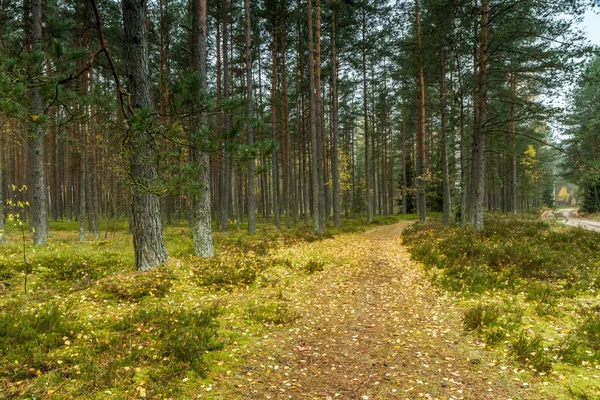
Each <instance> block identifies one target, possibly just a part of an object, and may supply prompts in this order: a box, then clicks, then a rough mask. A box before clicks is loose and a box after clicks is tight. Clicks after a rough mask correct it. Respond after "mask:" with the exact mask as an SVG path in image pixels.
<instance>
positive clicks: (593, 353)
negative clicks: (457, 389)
mask: <svg viewBox="0 0 600 400" xmlns="http://www.w3.org/2000/svg"><path fill="white" fill-rule="evenodd" d="M403 241H404V244H406V245H407V246H408V247H409V251H410V252H411V255H412V257H413V258H414V259H416V260H418V261H420V262H421V263H422V264H423V265H424V266H425V268H426V269H427V271H428V274H429V276H430V277H431V279H432V281H433V282H434V283H435V284H436V285H437V286H438V287H439V288H441V289H444V290H448V291H451V292H454V293H456V294H457V295H459V296H460V297H462V298H463V299H464V300H463V301H464V302H465V303H466V304H467V306H466V308H465V311H464V314H463V326H464V329H465V330H466V331H470V332H474V333H475V334H477V335H478V336H480V337H481V338H482V339H483V341H484V342H485V343H486V345H488V346H490V347H498V348H499V349H504V350H505V351H506V352H507V354H509V355H511V356H512V357H513V359H514V360H516V361H517V362H518V363H520V364H522V365H523V366H525V367H526V368H528V369H529V370H531V371H534V372H537V373H547V372H549V371H550V370H551V369H552V368H553V364H554V363H556V362H560V363H566V364H568V365H571V366H573V367H577V368H579V367H582V368H586V369H589V370H590V371H595V370H597V369H599V367H598V365H599V364H600V303H598V302H597V291H598V290H599V289H600V233H596V232H592V231H586V230H583V229H580V228H572V227H566V226H562V225H558V224H555V223H552V222H548V221H542V220H540V218H539V215H538V214H534V213H524V214H523V215H518V216H514V215H510V214H501V213H491V214H487V215H486V218H485V228H484V230H483V231H481V232H477V231H476V230H474V229H472V228H470V227H467V228H465V229H461V228H460V227H458V226H455V225H450V226H444V225H443V224H441V223H440V222H439V221H436V220H434V221H433V222H429V223H425V224H415V225H413V226H411V227H410V228H408V229H406V230H405V231H404V236H403ZM588 303H590V304H591V305H590V306H589V309H588V308H586V307H587V306H584V304H588ZM582 305H583V306H582ZM524 316H526V319H527V320H528V321H529V325H525V323H524V322H523V317H524ZM547 325H549V326H552V327H554V329H547V328H546V326H547ZM561 326H562V328H559V327H561ZM573 390H575V392H577V393H579V394H580V396H586V395H587V394H586V393H587V392H586V391H585V390H582V389H577V388H575V389H573ZM580 398H584V397H580Z"/></svg>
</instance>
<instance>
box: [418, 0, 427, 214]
mask: <svg viewBox="0 0 600 400" xmlns="http://www.w3.org/2000/svg"><path fill="white" fill-rule="evenodd" d="M415 29H416V36H417V52H418V55H417V74H418V85H419V96H418V98H419V104H418V113H417V116H418V121H417V206H418V207H417V208H418V209H419V221H421V222H425V220H426V219H427V209H426V202H425V174H426V170H425V81H424V77H423V65H422V51H423V49H422V44H421V21H420V15H419V0H415Z"/></svg>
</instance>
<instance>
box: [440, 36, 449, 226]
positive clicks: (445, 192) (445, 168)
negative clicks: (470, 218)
mask: <svg viewBox="0 0 600 400" xmlns="http://www.w3.org/2000/svg"><path fill="white" fill-rule="evenodd" d="M445 61H446V60H445V58H444V40H443V37H442V38H441V41H440V119H441V128H442V131H441V135H442V202H443V203H442V215H443V222H444V224H448V223H450V218H451V216H452V204H451V197H450V171H449V168H450V166H449V160H448V132H447V129H446V93H445V86H446V62H445Z"/></svg>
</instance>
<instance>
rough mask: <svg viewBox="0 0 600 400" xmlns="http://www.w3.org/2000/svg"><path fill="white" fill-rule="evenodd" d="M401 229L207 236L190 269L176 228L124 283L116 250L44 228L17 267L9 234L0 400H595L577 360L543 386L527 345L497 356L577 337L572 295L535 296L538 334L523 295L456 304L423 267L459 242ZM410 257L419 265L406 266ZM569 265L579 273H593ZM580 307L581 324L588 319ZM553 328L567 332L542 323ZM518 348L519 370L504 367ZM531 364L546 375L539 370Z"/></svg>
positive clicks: (590, 373)
mask: <svg viewBox="0 0 600 400" xmlns="http://www.w3.org/2000/svg"><path fill="white" fill-rule="evenodd" d="M403 218H404V217H393V218H392V217H387V218H380V219H377V220H376V222H377V223H378V224H389V225H384V226H379V227H374V228H370V230H368V231H364V230H365V227H364V224H363V223H361V222H357V221H346V224H345V226H346V228H345V230H343V231H335V230H333V231H334V233H333V234H332V233H331V232H329V233H327V234H326V235H321V236H315V235H314V234H311V233H310V228H309V227H305V228H301V227H299V228H297V230H296V231H293V230H291V231H289V230H287V231H286V230H275V229H273V228H268V227H264V228H260V229H259V234H257V235H256V236H253V237H249V236H247V235H246V234H245V233H244V232H242V231H235V230H234V231H232V232H230V233H228V234H219V233H216V234H215V236H214V237H215V247H216V252H217V255H216V257H215V258H214V259H212V260H202V259H198V258H196V257H194V256H193V255H192V254H191V243H190V240H191V239H190V237H189V232H188V230H187V228H186V227H185V226H182V227H171V228H168V229H167V230H166V233H165V237H166V239H167V249H168V250H169V254H170V259H169V262H168V263H167V264H166V265H165V266H164V267H161V268H159V269H156V270H155V271H151V272H145V273H133V272H131V262H132V260H131V249H130V243H129V239H128V237H127V235H126V234H125V233H124V232H118V233H117V234H116V235H115V237H114V238H112V239H106V240H90V241H88V242H84V243H78V242H75V240H76V232H75V231H74V230H72V229H70V228H72V227H70V226H66V225H65V226H64V228H65V229H64V230H63V231H60V228H61V226H59V225H57V226H54V228H55V233H54V234H53V237H52V240H51V243H50V244H49V245H47V246H45V247H42V248H36V249H33V248H31V247H29V246H27V251H28V257H29V261H28V266H27V267H26V266H25V265H24V264H23V263H22V261H20V260H22V252H21V245H20V244H19V242H18V232H12V233H9V243H8V244H5V245H4V246H3V247H2V249H1V252H0V278H1V280H3V281H4V282H6V283H8V284H9V285H7V286H5V287H3V288H2V289H1V291H0V311H1V313H0V399H4V398H7V399H9V398H27V399H31V398H37V399H45V398H47V399H71V398H94V399H125V398H156V399H167V398H170V399H192V398H207V399H223V400H225V399H248V400H249V399H324V400H327V399H361V400H366V399H420V398H425V399H505V400H507V399H514V400H516V399H540V400H541V399H567V398H580V399H595V398H596V397H593V396H594V395H595V394H592V393H596V391H597V390H596V391H594V389H593V388H594V387H597V386H598V385H596V383H597V382H600V377H599V376H598V375H599V371H598V363H597V362H596V361H594V359H590V358H585V360H587V361H582V360H583V359H582V358H581V357H586V356H585V354H587V353H585V354H584V355H583V356H581V357H579V358H574V357H575V356H574V355H573V354H572V359H573V360H575V359H576V360H578V361H576V362H579V363H582V362H583V363H584V364H583V365H584V366H583V367H576V366H569V365H564V364H562V363H560V364H557V365H556V367H555V369H554V370H551V368H550V370H548V369H544V371H542V370H541V369H540V368H537V366H538V364H536V362H537V361H536V360H537V358H538V357H537V356H538V355H539V354H538V353H539V352H543V351H542V350H541V349H540V348H539V346H542V347H543V345H542V344H540V343H541V342H536V343H537V344H536V346H538V347H535V346H533V347H531V346H529V345H530V344H531V341H528V339H527V338H522V339H520V340H521V341H520V342H519V338H521V336H519V337H518V338H517V341H516V342H515V341H514V340H513V339H514V337H515V336H514V332H513V330H514V331H515V332H517V331H518V330H520V329H523V330H524V331H527V332H533V331H536V332H537V331H538V330H539V329H538V328H540V327H542V328H540V329H542V332H543V333H544V334H546V333H548V334H549V335H554V336H557V337H558V336H560V337H563V338H567V337H570V336H569V335H568V334H567V333H566V332H568V331H569V330H571V331H572V332H579V331H578V330H577V323H578V322H577V321H579V320H581V317H580V315H579V314H577V313H578V311H577V310H578V308H577V307H580V304H579V303H577V301H579V299H580V298H579V297H577V296H579V295H580V292H579V291H576V290H579V289H578V287H579V286H578V287H573V288H572V292H573V293H574V294H573V296H571V298H569V299H567V298H561V297H560V295H559V294H554V292H552V293H550V294H548V293H549V292H548V290H547V289H548V288H547V287H546V286H544V287H542V288H541V289H540V290H541V291H540V293H541V294H542V295H543V296H546V297H544V299H545V300H540V306H541V305H548V306H549V308H543V311H544V312H545V313H546V314H544V315H546V316H545V317H540V318H543V320H540V319H539V318H538V317H537V316H536V315H532V312H533V313H539V315H540V316H541V315H542V314H541V311H540V310H541V308H540V307H537V308H535V309H534V311H529V308H527V307H530V308H532V307H534V305H535V304H537V302H536V301H535V300H533V301H532V300H531V299H530V298H529V297H528V296H529V295H528V294H524V293H523V292H525V293H528V292H527V290H528V289H518V288H517V289H516V290H515V292H511V293H509V292H503V291H497V290H496V289H495V288H493V287H492V286H489V287H487V288H486V289H485V290H484V291H483V292H481V293H480V294H478V293H477V292H473V295H472V296H470V297H469V296H467V295H466V294H465V293H466V291H465V292H464V293H461V292H457V291H455V290H448V287H445V286H444V285H443V284H442V285H440V284H439V283H440V281H439V279H438V278H439V277H438V275H437V274H438V273H437V272H433V273H432V270H431V269H430V267H429V266H428V265H429V263H430V262H433V263H434V264H435V265H437V266H439V267H440V268H442V266H443V264H445V261H444V260H446V261H447V260H449V257H450V256H445V255H442V252H443V251H451V250H453V249H454V248H455V247H457V246H462V245H463V244H464V243H462V242H461V241H462V240H465V239H464V238H467V239H468V240H471V239H469V238H470V237H471V236H472V235H476V234H475V233H472V232H471V231H467V232H466V233H463V231H461V230H460V229H458V228H450V230H449V233H448V232H446V231H444V229H442V228H440V226H439V225H438V224H436V223H435V222H434V223H433V224H425V225H418V226H416V227H417V228H418V229H416V230H415V229H414V228H413V227H410V226H411V225H412V221H407V220H402V219H403ZM507 218H510V217H507ZM404 219H405V218H404ZM499 220H501V219H499ZM505 224H506V229H508V230H509V231H510V232H513V231H519V230H518V229H515V227H517V228H518V227H520V226H521V225H515V220H513V219H510V220H509V219H507V220H506V223H505ZM540 224H541V225H539V226H537V225H535V224H532V223H531V222H530V221H529V220H527V221H525V222H524V223H523V225H522V226H523V227H526V228H527V227H531V226H533V225H535V226H534V229H533V231H523V237H531V238H537V239H539V240H541V241H545V240H546V239H548V235H547V232H545V231H544V230H543V229H555V228H552V227H551V226H554V225H548V224H547V223H540ZM488 225H490V226H491V227H490V228H489V229H491V230H492V231H493V232H496V231H497V234H498V235H499V236H498V237H494V238H493V240H492V242H493V243H492V242H489V241H488V238H487V236H486V235H488V234H489V232H484V233H483V236H482V237H480V239H474V240H475V241H474V242H472V243H471V242H469V243H471V245H474V246H479V245H480V243H481V246H484V245H485V246H487V245H490V248H492V247H493V248H494V249H496V250H494V251H495V253H494V254H495V255H496V256H499V255H498V251H497V250H498V246H499V243H500V242H501V240H502V238H505V237H509V235H507V234H506V232H505V231H501V230H499V229H498V227H497V226H494V225H491V224H488ZM409 227H410V228H409ZM540 227H541V228H540ZM542 228H543V229H542ZM57 229H58V231H56V230H57ZM524 229H525V228H524ZM407 230H410V231H412V232H410V234H409V235H408V239H407V236H406V234H405V232H406V231H407ZM563 231H564V232H567V233H566V234H567V235H570V236H569V237H570V238H571V239H568V240H567V239H565V236H560V237H557V238H556V240H557V243H563V242H565V240H566V242H569V240H570V241H573V242H578V243H580V244H581V247H582V248H583V247H584V245H585V244H589V246H590V248H591V247H593V246H596V243H598V242H599V241H598V240H597V239H598V238H597V237H595V236H590V237H589V238H587V236H586V238H587V239H586V240H585V241H584V240H583V236H582V235H583V234H584V233H582V232H580V230H573V228H568V227H561V230H560V232H558V234H561V235H562V232H563ZM519 232H520V231H519ZM532 232H538V233H539V235H537V236H536V235H534V234H532ZM572 232H575V233H574V234H573V233H572ZM419 235H426V236H419ZM445 235H459V236H458V237H457V236H448V237H446V236H445ZM469 235H471V236H469ZM585 235H595V234H594V233H593V232H590V233H589V234H588V233H585ZM472 238H475V236H472ZM444 240H450V242H444ZM532 240H533V239H532ZM521 242H523V240H517V241H516V242H515V243H521ZM566 242H565V243H566ZM444 243H447V244H446V245H444ZM511 243H512V242H511ZM419 245H421V246H428V247H426V248H425V247H424V249H425V250H423V252H421V253H419V249H420V248H419ZM437 245H441V247H440V248H439V249H436V248H435V246H437ZM530 248H531V249H536V253H535V254H527V255H526V258H531V259H529V261H530V262H531V261H532V259H533V261H535V260H536V257H538V256H539V257H542V256H547V254H548V251H544V250H541V251H539V252H538V250H539V249H538V246H537V245H534V244H531V245H529V244H527V245H526V247H524V248H523V249H520V250H519V252H523V251H526V249H530ZM595 248H596V247H593V249H592V250H593V254H595V253H596V250H594V249H595ZM440 249H441V250H440ZM507 249H508V247H507ZM509 250H510V249H509ZM409 251H410V252H412V256H413V257H412V258H411V253H409ZM415 251H416V252H415ZM462 251H463V250H460V252H462ZM464 251H465V254H467V252H468V251H469V250H464ZM507 251H508V250H507ZM511 251H512V250H511ZM527 251H528V250H527ZM557 251H558V252H560V249H559V250H557ZM517 253H518V252H517ZM419 254H420V256H419ZM477 254H486V253H485V251H484V250H483V249H480V251H479V252H478V253H477ZM519 254H520V253H519ZM557 254H558V253H557ZM586 254H587V253H585V252H582V253H581V254H580V255H579V256H580V257H583V258H582V260H583V259H584V258H585V259H586V260H589V261H590V262H594V263H595V262H596V261H595V259H594V260H592V259H591V258H590V257H589V256H587V255H586ZM415 255H416V256H415ZM423 257H425V259H423ZM427 257H429V258H427ZM436 257H438V258H436ZM440 257H441V258H440ZM557 257H558V256H557ZM415 259H423V262H424V264H425V266H424V264H421V262H417V261H414V260H415ZM469 259H473V260H475V261H476V262H480V260H478V259H477V257H475V256H473V257H471V258H469ZM576 262H579V261H576ZM20 263H21V264H20ZM581 265H584V264H583V261H582V264H581ZM594 265H595V264H594ZM598 265H600V263H598ZM26 270H28V271H29V274H28V280H29V286H28V292H27V294H25V293H23V290H22V289H23V288H22V284H23V279H24V276H25V271H26ZM477 274H479V275H477V276H478V277H480V276H484V275H482V274H481V271H479V272H477ZM490 279H491V278H489V277H486V278H485V282H488V284H489V282H491V281H490ZM504 279H505V276H502V277H501V279H498V280H497V281H498V282H500V283H501V282H504ZM527 279H528V280H523V282H527V284H528V285H529V283H530V282H532V281H531V279H530V277H529V278H527ZM578 279H579V280H580V281H589V279H585V280H584V279H582V278H581V277H579V276H578ZM463 281H464V282H467V281H468V282H474V281H473V279H471V277H469V276H466V277H465V278H464V279H462V278H461V280H460V282H463ZM432 282H436V283H435V285H434V284H433V283H432ZM515 282H516V280H515ZM519 282H520V281H519ZM533 283H535V282H533ZM598 283H599V284H600V279H599V280H598ZM532 287H533V286H532ZM535 288H538V287H537V286H535ZM538 289H539V288H538ZM557 290H559V289H557ZM570 290H571V289H570ZM582 290H583V289H582ZM513 293H516V295H514V294H513ZM535 293H537V292H535ZM535 293H534V294H535ZM465 296H466V297H465ZM552 296H556V297H552ZM594 298H596V299H597V297H596V296H595V294H592V296H591V297H590V296H587V297H586V298H585V299H584V300H583V301H588V300H590V299H592V300H593V299H594ZM557 299H560V300H557ZM559 301H560V303H559ZM479 302H485V307H484V308H483V312H482V313H480V315H479V318H480V319H481V320H483V321H484V322H485V323H482V324H480V326H478V327H477V329H476V330H475V331H474V330H473V329H466V323H465V321H466V320H467V316H468V315H471V314H472V313H471V314H469V313H470V312H471V311H472V310H474V309H475V310H476V311H477V310H481V309H482V308H481V303H479ZM475 303H477V304H475ZM545 303H548V304H545ZM588 303H589V304H588V307H587V309H589V310H592V311H590V312H593V310H594V308H593V307H595V306H594V304H595V303H593V301H588ZM496 304H498V306H497V307H498V308H494V307H496ZM550 306H551V307H550ZM486 307H487V308H486ZM580 308H581V307H580ZM538 309H540V310H538ZM494 310H495V311H494ZM492 311H493V312H492ZM486 313H489V314H494V313H496V314H494V315H495V318H496V319H500V320H501V319H502V318H504V317H505V316H507V315H508V316H514V315H517V314H518V319H519V321H518V322H514V323H513V322H511V323H506V324H504V325H502V326H499V325H498V324H499V323H500V322H498V321H496V320H492V319H490V318H487V319H486ZM548 314H550V315H548ZM590 315H591V314H590ZM565 316H566V317H568V321H567V322H564V321H562V320H561V319H558V318H559V317H560V318H563V317H565ZM555 317H556V318H555ZM571 317H572V318H571ZM511 318H512V317H511ZM514 319H515V320H516V317H515V318H514ZM522 320H524V321H522ZM540 321H542V322H541V323H540ZM563 322H564V323H563ZM486 324H488V325H489V327H488V326H487V325H486ZM488 328H489V330H488ZM517 328H518V329H517ZM511 329H513V330H511ZM515 329H516V330H515ZM498 332H500V342H504V343H505V345H504V347H502V346H500V347H499V345H498V344H497V343H498ZM552 332H554V334H553V333H552ZM505 336H506V337H505ZM554 336H553V337H551V338H550V339H549V340H554ZM490 337H492V338H494V342H493V343H492V342H490V340H489V338H490ZM577 337H579V336H577ZM504 339H506V340H504ZM594 340H600V335H599V336H598V339H594ZM519 343H521V344H523V343H524V344H527V346H519ZM561 343H562V342H561ZM586 343H587V342H586ZM590 343H591V344H589V345H588V344H586V346H587V347H586V346H584V345H583V344H582V345H581V346H580V347H578V348H576V349H575V350H573V351H578V352H589V350H588V349H590V347H589V346H595V344H594V343H596V342H593V341H592V342H590ZM528 346H529V347H528ZM548 346H549V347H551V346H550V345H548ZM517 347H518V348H523V349H524V350H523V351H524V352H525V353H528V352H533V353H535V356H536V357H533V356H531V357H530V356H529V355H528V354H525V355H524V356H522V357H521V359H520V360H519V357H515V353H514V352H513V351H512V349H513V348H517ZM569 348H571V347H569ZM543 350H548V349H543ZM557 351H558V350H557ZM533 353H532V354H533ZM577 354H579V353H577ZM540 357H542V359H543V360H544V362H545V360H546V358H547V355H546V353H544V354H542V355H541V356H540ZM530 358H531V359H532V360H533V361H530ZM530 363H533V364H535V366H534V365H529V364H530ZM586 363H587V364H586ZM545 365H546V364H544V365H543V366H545ZM536 368H537V369H536ZM544 368H545V367H544ZM575 381H577V384H572V383H573V382H575ZM571 386H573V388H574V389H572V388H571ZM590 388H592V389H590Z"/></svg>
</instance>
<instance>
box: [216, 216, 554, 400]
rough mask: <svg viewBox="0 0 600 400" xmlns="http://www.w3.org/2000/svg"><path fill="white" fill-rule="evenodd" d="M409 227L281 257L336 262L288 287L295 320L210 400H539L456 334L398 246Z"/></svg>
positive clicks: (445, 306)
mask: <svg viewBox="0 0 600 400" xmlns="http://www.w3.org/2000/svg"><path fill="white" fill-rule="evenodd" d="M409 224H410V223H409V222H401V223H398V224H395V225H391V226H384V227H379V228H376V229H373V230H371V231H369V232H366V233H361V234H351V235H340V236H339V237H336V238H333V239H327V240H324V241H321V242H316V243H308V244H301V245H298V246H294V247H293V248H290V249H286V250H284V252H288V255H289V256H293V255H294V254H296V255H298V254H306V253H307V252H310V251H318V252H321V254H322V256H323V257H324V258H325V259H326V258H327V257H328V256H330V257H336V258H340V259H344V260H345V261H344V263H342V264H341V265H339V266H337V267H336V266H334V267H332V268H326V269H325V270H324V271H322V272H318V273H315V274H313V275H309V276H308V277H307V278H306V282H297V283H294V284H292V286H291V287H290V288H289V290H288V291H286V297H287V298H288V299H289V301H290V302H292V303H295V304H297V307H296V309H297V310H298V311H299V314H300V315H301V318H299V319H298V320H297V321H296V322H295V323H293V324H292V325H288V326H285V327H282V328H276V329H274V330H272V331H271V334H270V335H267V336H264V337H263V338H261V339H260V340H259V343H258V344H257V345H256V348H255V349H254V351H253V352H252V353H249V354H246V355H245V356H244V358H245V359H244V367H243V368H242V370H241V371H240V372H239V373H237V374H234V375H233V376H229V377H228V378H226V379H225V380H224V381H221V382H216V385H215V387H214V389H216V390H215V391H214V392H213V393H212V396H211V395H209V397H212V398H221V397H218V393H219V386H227V387H229V388H228V391H232V392H233V393H235V394H236V398H240V399H265V398H267V399H268V398H271V399H288V398H289V399H417V398H426V399H427V398H429V399H454V398H456V399H510V398H528V399H529V398H548V397H543V396H542V397H537V396H536V394H537V393H536V390H535V389H534V386H535V385H533V384H532V383H531V382H530V383H529V384H528V383H526V382H522V381H520V378H519V374H518V373H517V371H516V370H514V367H511V366H510V365H508V364H503V362H505V361H496V360H492V359H491V358H490V359H488V357H490V356H489V353H487V352H486V351H485V350H483V349H482V345H481V344H480V343H478V342H477V341H476V339H475V338H474V337H472V336H467V335H465V334H464V331H463V329H462V323H461V313H460V310H459V309H457V308H456V307H454V306H453V305H452V303H451V301H450V300H449V299H447V298H445V296H443V295H441V294H440V293H437V292H436V291H435V290H434V289H433V288H432V287H431V286H430V284H429V283H428V281H427V280H426V278H425V277H424V275H423V272H422V269H421V267H420V266H419V265H417V264H415V263H414V262H413V261H412V260H411V258H410V255H409V253H408V252H407V250H406V249H405V248H404V246H403V245H402V241H401V234H402V231H403V229H404V228H405V227H407V226H408V225H409ZM222 388H223V387H222ZM215 395H216V396H217V397H213V396H215ZM224 398H227V397H224Z"/></svg>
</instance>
